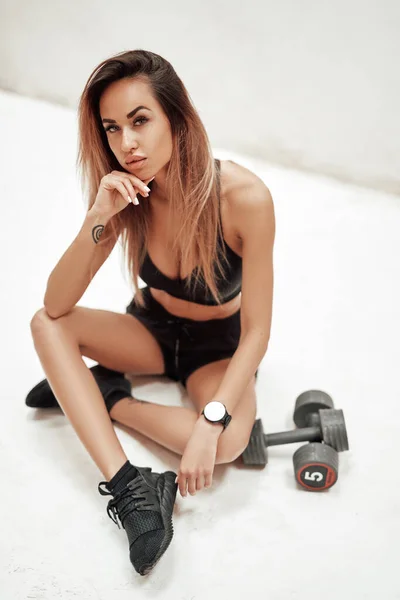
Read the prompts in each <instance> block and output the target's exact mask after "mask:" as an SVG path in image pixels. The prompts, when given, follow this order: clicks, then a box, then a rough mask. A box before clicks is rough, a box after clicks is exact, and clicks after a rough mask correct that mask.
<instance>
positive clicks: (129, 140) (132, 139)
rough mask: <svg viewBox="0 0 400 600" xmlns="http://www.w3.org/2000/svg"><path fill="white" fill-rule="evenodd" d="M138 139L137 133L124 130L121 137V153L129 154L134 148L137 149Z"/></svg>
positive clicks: (127, 129)
mask: <svg viewBox="0 0 400 600" xmlns="http://www.w3.org/2000/svg"><path fill="white" fill-rule="evenodd" d="M137 137H138V136H137V133H136V132H135V131H132V129H129V128H125V129H123V131H122V137H121V151H122V152H125V153H128V152H129V151H130V150H131V149H132V148H137V147H138V141H137Z"/></svg>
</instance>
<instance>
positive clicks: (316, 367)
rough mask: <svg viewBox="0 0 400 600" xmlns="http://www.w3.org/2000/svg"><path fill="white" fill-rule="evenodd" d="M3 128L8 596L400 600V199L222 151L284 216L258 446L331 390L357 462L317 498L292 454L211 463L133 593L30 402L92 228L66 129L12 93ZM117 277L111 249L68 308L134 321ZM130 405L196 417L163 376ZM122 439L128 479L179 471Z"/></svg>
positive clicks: (79, 454)
mask: <svg viewBox="0 0 400 600" xmlns="http://www.w3.org/2000/svg"><path fill="white" fill-rule="evenodd" d="M0 115H1V116H0V119H1V123H0V124H1V131H2V135H1V136H0V144H1V146H0V148H1V150H0V151H1V163H2V169H1V178H0V186H1V188H0V193H1V206H2V215H1V216H2V227H1V253H0V260H1V274H2V281H1V309H2V310H1V332H2V338H3V347H2V388H1V401H2V414H3V419H2V424H3V426H2V428H1V434H0V451H1V465H2V493H1V509H2V510H1V532H2V535H1V536H0V563H1V573H0V595H1V598H4V599H6V600H9V599H13V600H26V599H28V598H35V599H46V600H47V599H49V600H54V599H55V598H62V599H72V598H82V599H85V600H89V599H92V598H93V599H101V600H116V599H118V600H124V599H125V598H126V599H128V598H129V599H131V598H132V597H135V598H138V599H139V598H157V597H162V598H163V599H165V600H167V599H173V600H194V599H196V600H205V598H206V596H207V597H210V598H212V600H214V599H215V600H217V599H219V598H221V597H224V598H230V599H236V598H237V599H239V598H240V599H242V598H243V597H249V594H251V595H252V596H253V595H255V594H260V595H263V596H264V595H265V597H267V598H271V599H273V600H281V599H282V600H288V599H293V600H294V599H296V600H300V599H306V598H307V600H317V599H319V598H323V599H324V600H337V599H338V598H345V599H346V600H347V599H349V600H350V599H351V600H361V599H362V600H365V599H371V600H372V599H373V600H376V598H377V597H378V596H379V597H381V598H384V599H385V600H394V599H395V598H400V583H399V577H398V573H397V565H398V558H399V550H398V547H399V546H398V540H399V536H400V526H399V525H400V500H399V489H400V475H399V473H400V468H399V462H398V457H399V419H400V403H399V401H400V383H399V381H400V379H399V363H400V360H399V359H400V352H399V339H400V318H399V305H400V278H399V257H400V236H399V226H400V198H398V197H393V196H388V195H386V194H379V193H377V192H372V191H369V190H366V189H359V188H356V187H353V186H351V185H343V184H339V183H336V182H334V181H330V180H328V179H326V178H322V177H321V178H319V177H312V176H308V175H305V174H302V173H297V172H292V171H290V170H284V169H280V168H276V167H273V166H271V165H268V164H260V163H257V162H256V161H250V160H248V159H247V160H246V159H245V158H244V157H240V156H236V155H233V154H230V153H228V152H225V151H222V150H220V149H215V155H216V156H217V157H219V158H228V157H231V158H233V159H234V160H237V161H238V162H242V164H245V165H246V166H248V167H249V168H251V169H253V170H254V171H255V172H257V173H258V174H259V175H260V176H261V177H262V178H263V179H264V181H265V182H266V184H267V185H268V186H269V188H270V190H271V192H272V195H273V197H274V202H275V212H276V221H277V230H276V244H275V259H274V265H275V292H274V311H273V324H272V332H271V341H270V346H269V349H268V352H267V354H266V355H265V357H264V359H263V361H262V363H261V366H260V375H259V380H258V416H259V417H261V418H262V419H263V423H264V428H265V430H266V431H267V432H274V431H282V430H284V429H291V428H292V427H293V423H292V420H291V419H292V412H293V407H294V403H295V400H296V397H297V396H298V395H299V394H300V393H301V392H303V391H305V390H309V389H322V390H325V391H326V392H328V393H329V394H331V395H332V397H333V399H334V401H335V406H336V407H337V408H342V409H343V411H344V414H345V418H346V423H347V429H348V436H349V442H350V451H349V452H344V453H342V454H341V455H340V475H339V480H338V482H337V484H336V485H335V486H334V487H332V488H331V489H329V490H327V491H326V492H323V493H310V492H306V491H304V490H303V489H301V488H299V487H298V486H297V485H296V483H295V480H294V476H293V467H292V455H293V453H294V451H295V450H296V449H297V448H298V447H299V446H300V445H301V444H293V445H288V446H279V447H274V448H270V450H269V464H268V465H267V467H266V468H265V469H263V470H254V469H249V468H245V467H243V465H242V464H241V463H240V461H237V462H236V463H234V464H231V465H219V466H216V468H215V472H214V483H213V486H212V488H211V489H210V490H207V491H203V492H202V493H199V494H197V495H196V496H194V497H192V496H188V498H186V499H182V498H181V496H180V495H178V496H177V501H176V506H175V513H174V529H175V535H174V538H173V540H172V543H171V545H170V547H169V549H168V551H167V552H166V554H164V556H163V557H162V559H161V561H160V562H159V563H158V565H157V567H156V568H155V569H154V570H153V571H152V573H151V574H150V575H149V576H147V577H141V576H140V575H138V574H137V573H136V572H135V571H134V569H133V567H132V566H131V564H130V562H129V558H128V548H127V538H126V534H125V532H124V531H123V530H119V529H118V528H117V527H116V525H114V524H113V523H112V521H111V520H110V519H109V518H108V516H107V513H106V504H107V501H108V497H103V496H100V495H99V494H98V492H97V484H98V482H99V481H100V480H102V479H103V477H102V475H101V474H100V472H99V471H98V469H97V467H96V465H95V464H94V463H93V462H92V460H91V458H90V457H89V455H88V454H87V453H86V451H85V449H84V447H83V446H82V444H81V443H80V441H79V439H78V437H77V436H76V434H75V432H74V430H73V429H72V427H71V425H70V424H69V422H68V420H67V418H66V417H65V416H64V415H63V413H62V412H61V411H60V410H47V411H35V410H33V409H29V408H28V407H26V406H25V403H24V400H25V396H26V394H27V393H28V391H29V390H30V389H31V388H32V387H33V386H34V385H35V384H36V383H37V382H38V381H39V380H41V379H42V378H43V377H44V374H43V370H42V368H41V365H40V362H39V359H38V357H37V355H36V353H35V350H34V347H33V343H32V338H31V334H30V327H29V323H30V319H31V317H32V316H33V314H34V312H36V310H37V309H38V308H40V307H41V306H42V302H43V296H44V291H45V285H46V282H47V277H48V275H49V273H50V271H51V269H52V268H53V267H54V265H55V264H56V262H57V261H58V259H59V258H60V257H61V255H62V254H63V252H64V251H65V250H66V248H67V247H68V246H69V244H70V243H71V242H72V241H73V239H74V238H75V236H76V234H77V233H78V230H79V228H80V226H81V223H82V221H83V217H84V212H85V207H84V205H83V201H82V195H81V191H80V188H79V182H78V180H77V177H76V173H75V158H76V116H75V113H74V112H71V111H67V110H65V109H63V108H60V107H54V106H51V105H48V104H46V103H44V102H39V101H32V100H29V99H26V98H22V97H18V96H14V95H12V94H9V93H2V94H0ZM121 265H122V263H121V257H120V256H119V249H116V250H115V251H114V252H113V253H112V255H111V257H110V258H109V259H108V261H107V262H106V263H105V264H104V265H103V267H102V269H101V270H100V271H99V273H98V274H97V275H96V277H95V279H94V280H93V282H92V284H91V286H90V287H89V289H88V290H87V292H86V293H85V295H84V296H83V298H82V299H81V301H80V302H79V304H81V305H86V306H91V307H93V308H105V309H109V310H114V311H118V312H125V306H126V304H127V303H128V302H129V301H130V299H131V295H132V288H131V286H130V284H129V281H128V278H127V276H126V274H125V273H124V271H123V268H122V266H121ZM85 360H87V359H85ZM87 364H88V366H91V365H92V364H93V362H92V361H90V360H87ZM134 389H135V394H136V395H137V396H139V397H142V398H144V399H153V400H154V401H155V402H159V403H165V404H173V405H177V406H180V405H188V402H189V401H188V399H187V397H186V396H185V394H184V390H183V388H182V387H181V386H179V385H178V384H176V383H175V382H173V381H170V380H168V379H167V378H165V377H138V378H137V380H136V381H135V388H134ZM115 429H116V432H117V435H118V437H119V438H120V440H121V442H122V443H123V446H124V448H125V450H126V452H127V455H128V457H129V459H130V460H131V461H132V462H134V463H136V464H138V465H148V466H151V467H153V469H154V470H156V471H164V470H167V469H172V470H175V471H176V470H177V469H178V468H179V464H180V457H179V456H178V455H176V454H174V453H172V452H170V451H168V450H166V449H164V448H162V447H161V446H159V445H158V444H155V443H154V442H152V441H151V440H149V439H147V438H145V437H143V436H141V435H140V434H137V433H135V432H133V431H132V432H131V433H130V432H128V430H124V431H123V430H122V429H121V428H119V427H118V426H116V428H115Z"/></svg>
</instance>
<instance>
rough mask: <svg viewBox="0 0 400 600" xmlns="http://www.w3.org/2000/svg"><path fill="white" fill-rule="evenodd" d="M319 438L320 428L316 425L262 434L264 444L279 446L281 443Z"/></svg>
mask: <svg viewBox="0 0 400 600" xmlns="http://www.w3.org/2000/svg"><path fill="white" fill-rule="evenodd" d="M321 440H322V433H321V428H320V427H317V426H315V427H301V428H300V429H293V430H292V431H281V432H279V433H266V434H264V444H265V445H266V446H280V445H281V444H295V443H296V442H320V441H321Z"/></svg>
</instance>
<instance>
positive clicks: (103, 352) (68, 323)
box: [31, 306, 165, 375]
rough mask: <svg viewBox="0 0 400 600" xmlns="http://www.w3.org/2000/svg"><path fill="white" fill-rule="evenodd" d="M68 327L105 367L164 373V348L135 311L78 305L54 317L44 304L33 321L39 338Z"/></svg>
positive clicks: (82, 348) (135, 372)
mask: <svg viewBox="0 0 400 600" xmlns="http://www.w3.org/2000/svg"><path fill="white" fill-rule="evenodd" d="M60 327H63V328H66V330H67V331H68V334H69V335H70V336H72V337H73V338H74V339H75V340H76V342H77V344H78V345H79V348H80V351H81V353H82V355H83V356H86V357H87V358H91V359H93V360H95V361H97V362H98V363H100V364H101V365H103V366H104V367H107V368H109V369H113V370H115V371H121V372H123V373H129V374H133V375H163V374H164V372H165V364H164V357H163V352H162V350H161V347H160V345H159V344H158V342H157V340H156V337H155V336H154V335H153V334H152V332H151V331H150V330H149V329H148V328H147V327H146V326H145V324H143V323H142V322H141V320H140V318H136V317H135V316H133V315H132V314H120V313H116V312H111V311H107V310H100V309H93V308H87V307H84V306H75V307H74V308H73V309H72V310H71V311H69V312H68V313H67V314H65V315H63V316H61V317H59V318H58V319H52V318H51V317H49V315H48V314H47V312H46V310H45V309H44V308H43V309H41V310H39V311H38V312H37V313H36V315H35V316H34V318H33V319H32V322H31V329H32V334H33V335H34V336H37V338H40V337H43V335H46V330H47V331H48V332H50V331H51V330H56V329H58V328H60Z"/></svg>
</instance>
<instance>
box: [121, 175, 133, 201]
mask: <svg viewBox="0 0 400 600" xmlns="http://www.w3.org/2000/svg"><path fill="white" fill-rule="evenodd" d="M124 185H125V187H126V189H127V190H128V193H129V196H130V197H131V198H132V200H133V199H134V198H136V190H135V188H134V187H133V185H132V183H131V182H130V180H129V179H124Z"/></svg>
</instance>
